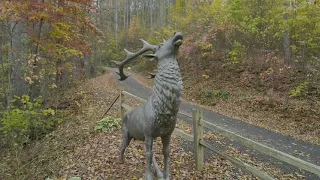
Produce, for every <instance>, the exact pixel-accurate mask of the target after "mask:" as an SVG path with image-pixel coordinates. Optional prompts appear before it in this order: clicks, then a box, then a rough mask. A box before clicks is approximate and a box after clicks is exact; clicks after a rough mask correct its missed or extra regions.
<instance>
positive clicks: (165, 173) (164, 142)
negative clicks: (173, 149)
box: [161, 135, 171, 180]
mask: <svg viewBox="0 0 320 180" xmlns="http://www.w3.org/2000/svg"><path fill="white" fill-rule="evenodd" d="M170 139H171V135H169V136H164V137H161V141H162V145H163V149H162V153H163V164H164V171H163V179H165V180H168V179H169V161H170V157H169V153H170Z"/></svg>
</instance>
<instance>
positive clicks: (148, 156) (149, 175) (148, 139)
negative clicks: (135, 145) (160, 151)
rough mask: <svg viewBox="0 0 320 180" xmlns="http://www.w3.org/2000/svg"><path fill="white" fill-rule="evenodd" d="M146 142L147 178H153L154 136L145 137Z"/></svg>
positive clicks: (148, 179) (147, 179)
mask: <svg viewBox="0 0 320 180" xmlns="http://www.w3.org/2000/svg"><path fill="white" fill-rule="evenodd" d="M145 141H146V142H145V143H146V180H150V179H152V173H151V163H152V145H153V138H152V137H147V136H146V137H145Z"/></svg>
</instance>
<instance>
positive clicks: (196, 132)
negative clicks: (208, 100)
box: [192, 109, 204, 171]
mask: <svg viewBox="0 0 320 180" xmlns="http://www.w3.org/2000/svg"><path fill="white" fill-rule="evenodd" d="M192 120H193V138H194V141H193V143H194V153H195V160H196V170H198V171H201V170H202V169H203V165H204V147H203V145H202V144H200V141H201V140H202V136H203V125H202V111H200V110H199V109H193V110H192Z"/></svg>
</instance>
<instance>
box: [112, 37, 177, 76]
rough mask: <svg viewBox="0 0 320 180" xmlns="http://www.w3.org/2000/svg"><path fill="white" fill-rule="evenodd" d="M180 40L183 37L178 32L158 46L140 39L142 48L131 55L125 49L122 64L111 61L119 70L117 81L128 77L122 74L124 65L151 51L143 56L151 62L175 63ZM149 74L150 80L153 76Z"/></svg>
mask: <svg viewBox="0 0 320 180" xmlns="http://www.w3.org/2000/svg"><path fill="white" fill-rule="evenodd" d="M182 39H183V36H182V34H181V33H180V32H175V33H174V34H173V36H172V37H171V38H170V39H168V40H167V41H165V40H164V42H163V43H162V44H160V45H159V46H155V45H150V44H149V43H147V42H146V41H144V40H142V39H140V40H141V41H142V43H143V48H142V49H141V50H139V51H138V52H136V53H132V52H130V51H128V50H126V49H125V51H126V52H127V57H126V59H125V60H124V61H122V62H118V61H113V62H114V63H115V64H116V65H117V66H118V68H119V73H118V72H117V73H118V74H119V76H120V79H119V80H120V81H123V80H125V79H127V78H128V77H129V76H128V75H125V74H124V72H123V67H124V65H125V64H126V63H128V62H129V61H131V60H132V59H134V58H136V57H138V56H139V55H141V54H143V53H144V52H147V51H152V52H153V54H146V55H144V56H145V57H148V58H151V59H152V60H154V59H155V60H157V61H158V63H161V62H162V61H166V60H169V61H176V60H177V56H178V51H179V47H180V45H181V44H182ZM149 74H150V76H151V78H154V77H155V74H152V73H149Z"/></svg>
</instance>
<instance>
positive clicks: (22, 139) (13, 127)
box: [0, 95, 62, 145]
mask: <svg viewBox="0 0 320 180" xmlns="http://www.w3.org/2000/svg"><path fill="white" fill-rule="evenodd" d="M42 102H43V101H42V97H38V98H35V99H34V100H30V97H29V96H27V95H23V96H22V97H15V99H14V100H13V102H12V103H13V104H14V105H12V106H10V107H9V108H8V109H7V110H6V111H5V112H4V113H3V114H2V117H0V131H1V133H2V134H3V139H2V140H3V141H4V143H5V144H7V145H22V144H24V143H27V142H29V141H30V140H34V139H40V138H41V137H43V136H44V135H45V134H46V133H48V132H50V131H51V130H52V129H53V128H54V127H55V126H56V125H58V124H60V123H61V122H62V121H61V119H60V118H58V117H57V116H56V112H55V111H54V110H53V109H51V108H49V109H45V108H43V107H42Z"/></svg>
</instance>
